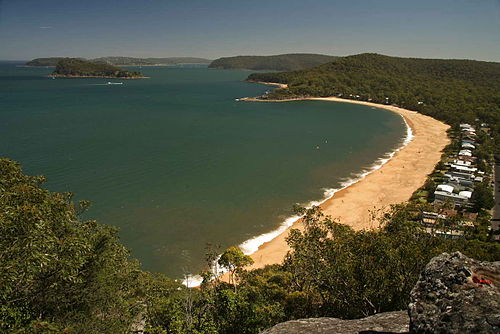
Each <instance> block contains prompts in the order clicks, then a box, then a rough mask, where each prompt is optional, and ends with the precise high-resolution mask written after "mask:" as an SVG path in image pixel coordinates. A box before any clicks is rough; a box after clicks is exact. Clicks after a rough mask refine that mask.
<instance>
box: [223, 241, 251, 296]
mask: <svg viewBox="0 0 500 334" xmlns="http://www.w3.org/2000/svg"><path fill="white" fill-rule="evenodd" d="M217 263H218V264H219V265H220V266H222V267H224V268H226V269H227V270H228V271H229V283H232V284H233V286H234V290H235V291H236V286H237V281H236V278H237V276H236V275H238V274H239V273H241V271H242V270H243V268H244V267H246V266H249V265H251V264H253V260H252V258H251V257H250V256H248V255H245V254H243V252H242V251H241V249H240V248H239V247H237V246H232V247H229V248H228V249H226V250H225V251H224V253H222V255H221V256H220V258H219V260H218V261H217Z"/></svg>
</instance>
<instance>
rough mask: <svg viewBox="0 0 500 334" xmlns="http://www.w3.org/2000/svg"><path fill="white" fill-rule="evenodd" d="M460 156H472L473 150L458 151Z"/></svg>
mask: <svg viewBox="0 0 500 334" xmlns="http://www.w3.org/2000/svg"><path fill="white" fill-rule="evenodd" d="M458 156H465V157H472V152H471V150H461V151H460V152H458Z"/></svg>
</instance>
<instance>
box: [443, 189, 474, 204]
mask: <svg viewBox="0 0 500 334" xmlns="http://www.w3.org/2000/svg"><path fill="white" fill-rule="evenodd" d="M471 194H472V192H470V191H461V192H460V193H458V194H455V193H452V192H447V191H441V190H436V191H434V204H444V203H446V202H452V203H453V204H454V205H459V206H461V205H464V204H467V203H468V202H469V199H470V197H471V196H470V195H471Z"/></svg>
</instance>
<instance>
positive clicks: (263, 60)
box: [208, 53, 336, 71]
mask: <svg viewBox="0 0 500 334" xmlns="http://www.w3.org/2000/svg"><path fill="white" fill-rule="evenodd" d="M335 58H336V57H334V56H326V55H319V54H310V53H291V54H283V55H276V56H236V57H226V58H219V59H216V60H214V61H213V62H212V63H211V64H210V65H209V66H208V67H209V68H216V69H224V70H230V69H245V70H256V71H259V70H273V71H290V70H299V69H304V68H308V67H313V66H317V65H320V64H325V63H327V62H330V61H332V60H334V59H335Z"/></svg>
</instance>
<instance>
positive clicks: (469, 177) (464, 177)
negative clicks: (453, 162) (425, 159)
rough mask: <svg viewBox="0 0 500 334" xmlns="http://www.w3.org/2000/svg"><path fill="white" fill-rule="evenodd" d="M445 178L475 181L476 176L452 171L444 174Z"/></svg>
mask: <svg viewBox="0 0 500 334" xmlns="http://www.w3.org/2000/svg"><path fill="white" fill-rule="evenodd" d="M444 177H446V178H452V177H453V178H455V179H461V180H470V181H472V180H474V177H475V176H474V175H473V174H470V173H464V172H459V171H454V170H450V171H448V172H447V173H445V174H444Z"/></svg>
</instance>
